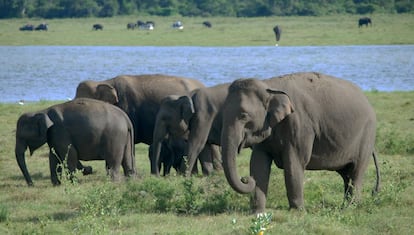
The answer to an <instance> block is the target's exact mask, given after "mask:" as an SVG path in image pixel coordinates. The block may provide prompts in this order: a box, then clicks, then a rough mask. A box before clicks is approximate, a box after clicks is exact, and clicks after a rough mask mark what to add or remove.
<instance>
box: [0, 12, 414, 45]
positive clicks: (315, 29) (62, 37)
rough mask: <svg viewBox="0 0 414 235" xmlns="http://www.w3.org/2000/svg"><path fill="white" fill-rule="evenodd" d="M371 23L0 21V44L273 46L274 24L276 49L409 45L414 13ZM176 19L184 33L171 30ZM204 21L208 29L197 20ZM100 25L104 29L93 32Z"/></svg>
mask: <svg viewBox="0 0 414 235" xmlns="http://www.w3.org/2000/svg"><path fill="white" fill-rule="evenodd" d="M371 18H372V21H373V25H372V27H368V28H365V27H363V28H358V26H357V21H358V19H359V17H358V16H355V15H340V16H324V17H261V18H224V17H214V18H199V17H194V18H191V17H186V18H182V17H154V16H129V17H115V18H81V19H51V20H46V22H47V23H48V24H49V31H48V32H35V31H33V32H21V31H19V30H18V28H19V27H21V26H22V25H25V24H27V23H31V24H34V25H37V24H39V23H42V22H44V21H45V20H43V19H12V20H0V45H103V46H106V45H108V46H114V45H117V46H272V45H275V43H276V41H275V37H274V34H273V31H272V28H273V26H274V25H275V24H278V25H280V26H281V27H282V28H283V31H282V38H281V41H280V42H279V45H280V46H309V45H370V44H376V45H384V44H386V45H390V44H414V25H413V24H412V22H414V15H412V14H411V15H380V14H378V15H372V16H371ZM138 19H140V20H145V21H146V20H152V21H154V22H155V24H156V25H155V29H154V30H153V31H145V30H134V31H131V30H127V29H126V24H127V23H128V22H136V21H137V20H138ZM176 20H181V21H182V22H183V24H184V29H183V30H181V31H180V30H173V29H172V28H171V25H172V23H173V22H174V21H176ZM205 20H208V21H210V22H211V23H212V25H213V27H212V28H206V27H204V26H203V25H202V22H203V21H205ZM95 23H101V24H103V25H104V30H103V31H93V30H92V25H93V24H95Z"/></svg>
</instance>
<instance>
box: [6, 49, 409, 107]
mask: <svg viewBox="0 0 414 235" xmlns="http://www.w3.org/2000/svg"><path fill="white" fill-rule="evenodd" d="M0 55H1V56H0V93H1V94H2V95H1V96H0V102H17V101H19V100H24V101H39V100H67V99H71V98H73V97H74V95H75V90H76V86H77V85H78V83H79V82H81V81H83V80H105V79H108V78H112V77H115V76H117V75H120V74H150V73H163V74H170V75H177V76H184V77H190V78H196V79H199V80H200V81H202V82H203V83H204V84H206V85H207V86H212V85H215V84H219V83H224V82H231V81H233V80H235V79H237V78H248V77H255V78H259V79H264V78H269V77H273V76H278V75H283V74H287V73H293V72H301V71H316V72H322V73H325V74H329V75H333V76H336V77H340V78H343V79H346V80H349V81H352V82H354V83H356V84H357V85H359V86H360V87H361V88H362V89H363V90H367V91H369V90H378V91H412V90H414V79H413V78H414V45H401V46H400V45H395V46H394V45H393V46H306V47H276V46H274V47H183V46H179V47H151V46H145V47H113V46H111V47H105V46H103V47H101V46H0Z"/></svg>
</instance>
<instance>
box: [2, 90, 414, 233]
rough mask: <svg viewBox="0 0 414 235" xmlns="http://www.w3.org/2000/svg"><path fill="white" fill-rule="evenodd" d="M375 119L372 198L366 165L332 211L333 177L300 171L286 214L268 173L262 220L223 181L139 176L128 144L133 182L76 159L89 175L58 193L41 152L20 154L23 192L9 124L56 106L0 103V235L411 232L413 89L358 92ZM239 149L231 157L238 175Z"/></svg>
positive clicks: (277, 178) (145, 165) (338, 183)
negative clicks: (301, 189)
mask: <svg viewBox="0 0 414 235" xmlns="http://www.w3.org/2000/svg"><path fill="white" fill-rule="evenodd" d="M367 96H368V98H369V100H370V102H371V103H372V104H373V106H374V108H375V110H376V112H377V119H378V136H377V145H376V148H377V152H378V155H379V161H380V166H381V174H382V191H381V192H380V193H379V195H378V196H376V197H372V196H371V189H372V187H373V185H374V182H375V170H374V167H373V163H370V166H369V169H368V171H367V173H366V177H365V184H364V190H363V193H362V201H361V202H360V203H359V204H357V205H352V206H351V207H349V208H347V209H344V210H342V209H341V203H342V197H343V192H342V190H343V185H342V180H341V179H340V176H339V175H337V174H336V173H333V172H327V171H314V172H311V171H307V172H306V175H305V176H306V181H305V205H306V212H298V211H289V210H288V202H287V198H286V191H285V188H284V183H283V175H282V172H281V170H279V169H277V168H275V167H273V169H272V171H273V172H272V176H271V181H270V182H271V184H270V188H269V197H268V202H267V208H268V209H267V211H266V212H267V214H265V215H263V217H260V218H258V217H256V216H253V215H251V214H250V212H249V196H248V195H240V194H237V193H235V192H234V191H233V190H232V189H231V188H230V186H229V185H228V184H227V182H226V180H225V178H224V175H223V174H222V173H219V174H217V175H214V176H211V177H192V178H189V179H187V178H183V177H180V176H175V175H171V176H169V177H165V178H164V177H161V178H154V177H151V176H150V174H149V169H150V167H149V161H148V156H147V146H146V145H143V144H139V145H137V146H136V161H137V167H138V172H139V178H138V179H136V180H127V181H126V182H121V183H112V182H110V180H109V179H108V177H106V174H105V170H104V166H105V164H104V162H103V161H92V162H86V165H89V164H90V165H92V166H93V167H94V171H95V173H94V174H92V175H89V176H82V175H81V174H80V173H78V174H76V176H77V181H75V183H70V182H69V181H64V183H63V185H61V186H60V187H53V186H52V184H51V182H50V177H49V169H48V157H47V153H48V150H47V147H46V146H44V147H42V148H41V149H39V150H38V151H37V152H35V153H34V155H33V156H31V157H29V156H28V153H26V156H27V157H26V160H27V165H28V168H29V170H30V172H31V174H32V176H33V180H34V183H35V187H32V188H29V187H27V186H26V183H25V181H24V178H23V176H22V174H21V172H20V169H19V168H18V166H17V163H16V160H15V158H14V141H15V139H14V133H15V125H16V121H17V119H18V117H19V116H20V115H21V114H22V113H24V112H28V111H33V110H40V109H43V108H45V107H48V106H50V105H52V104H54V103H56V102H50V101H43V102H37V103H27V104H25V105H23V106H22V105H18V104H0V119H1V120H2V128H1V129H0V146H2V147H1V148H0V192H1V193H0V233H1V234H67V233H72V234H218V233H221V234H249V233H253V231H258V229H260V227H266V231H265V233H264V234H410V233H411V232H412V231H413V230H414V225H413V224H412V218H414V200H413V197H412V195H413V193H414V187H413V186H414V173H413V170H412V166H413V165H414V135H413V133H414V132H413V126H414V125H413V124H414V102H413V100H414V92H393V93H385V92H368V93H367ZM249 153H250V151H249V150H248V149H246V150H244V151H242V154H241V156H240V157H239V158H238V164H239V171H240V173H241V175H246V174H248V168H249V163H248V162H249V157H248V156H249Z"/></svg>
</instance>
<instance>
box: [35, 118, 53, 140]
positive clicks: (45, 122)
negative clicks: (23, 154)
mask: <svg viewBox="0 0 414 235" xmlns="http://www.w3.org/2000/svg"><path fill="white" fill-rule="evenodd" d="M34 119H35V122H36V124H37V127H38V136H39V138H46V136H47V130H48V129H49V128H50V127H51V126H53V122H52V120H50V118H49V116H48V115H47V114H45V113H38V114H36V115H35V116H34Z"/></svg>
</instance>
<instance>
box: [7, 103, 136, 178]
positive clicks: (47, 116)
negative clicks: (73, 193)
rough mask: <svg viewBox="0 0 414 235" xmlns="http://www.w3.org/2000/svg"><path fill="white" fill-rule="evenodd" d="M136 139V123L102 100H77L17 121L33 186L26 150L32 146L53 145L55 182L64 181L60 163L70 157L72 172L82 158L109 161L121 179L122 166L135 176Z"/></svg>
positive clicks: (20, 154)
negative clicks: (133, 125)
mask: <svg viewBox="0 0 414 235" xmlns="http://www.w3.org/2000/svg"><path fill="white" fill-rule="evenodd" d="M133 140H134V136H133V127H132V123H131V121H130V120H129V118H128V116H127V115H126V114H125V113H124V112H123V111H122V110H121V109H119V108H117V107H115V106H113V105H110V104H107V103H105V102H102V101H98V100H93V99H75V100H73V101H69V102H66V103H63V104H58V105H54V106H51V107H49V108H47V109H45V110H42V111H38V112H33V113H25V114H23V115H21V116H20V118H19V120H18V121H17V129H16V148H15V154H16V160H17V163H18V165H19V167H20V169H21V171H22V173H23V175H24V177H25V179H26V182H27V184H28V185H29V186H31V185H33V181H32V179H31V177H30V174H29V171H28V170H27V167H26V162H25V156H24V155H25V151H26V149H27V148H29V150H30V154H33V152H34V151H35V150H36V149H38V148H39V147H41V146H42V145H43V144H45V143H47V144H48V145H49V148H50V152H49V165H50V174H51V181H52V183H53V184H54V185H58V184H60V182H59V179H58V175H57V172H58V171H59V169H58V164H59V163H61V162H63V160H64V159H65V158H66V156H67V164H68V169H69V171H70V172H73V171H74V170H75V168H76V166H77V164H78V162H79V160H105V161H106V166H107V169H108V173H109V174H110V175H111V177H112V178H113V179H114V180H118V178H119V176H118V172H119V168H120V166H121V165H122V167H123V170H124V174H125V175H126V176H133V175H135V157H134V145H133ZM52 149H53V151H52ZM53 152H55V153H56V154H57V156H56V155H55V154H54V153H53Z"/></svg>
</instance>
